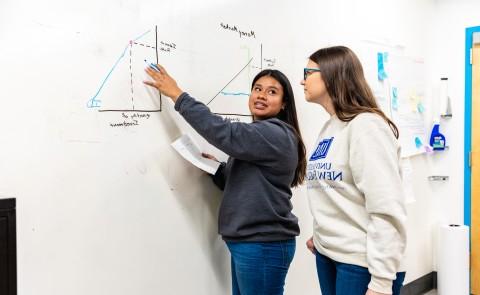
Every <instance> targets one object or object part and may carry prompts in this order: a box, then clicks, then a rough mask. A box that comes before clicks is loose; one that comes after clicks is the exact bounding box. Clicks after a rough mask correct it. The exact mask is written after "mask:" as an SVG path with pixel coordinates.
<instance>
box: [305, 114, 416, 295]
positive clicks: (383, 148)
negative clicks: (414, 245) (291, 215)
mask: <svg viewBox="0 0 480 295" xmlns="http://www.w3.org/2000/svg"><path fill="white" fill-rule="evenodd" d="M307 187H308V196H309V201H310V210H311V212H312V215H313V219H314V222H313V241H314V244H315V248H316V249H317V251H318V252H320V253H321V254H323V255H325V256H327V257H329V258H330V259H333V260H335V261H337V262H342V263H348V264H354V265H359V266H363V267H366V268H368V270H369V272H370V274H371V275H372V279H371V281H370V284H369V285H368V288H369V289H371V290H373V291H376V292H380V293H385V294H391V293H392V282H393V280H395V278H396V273H397V272H398V271H400V267H401V266H400V265H401V261H402V259H403V255H404V252H405V246H406V225H405V223H406V210H405V201H404V194H403V188H402V180H401V170H400V146H399V144H398V141H397V139H396V138H395V136H394V135H393V132H392V130H391V129H390V127H389V125H388V124H387V122H386V121H385V120H384V119H383V118H382V117H381V116H379V115H377V114H372V113H363V114H360V115H357V117H355V119H353V120H352V121H350V122H342V121H340V120H339V119H338V118H337V116H332V117H331V118H330V120H328V121H327V123H326V124H325V125H324V127H323V128H322V130H321V132H320V136H319V139H318V141H317V143H316V145H315V150H314V151H313V153H312V154H311V157H310V159H309V162H308V167H307Z"/></svg>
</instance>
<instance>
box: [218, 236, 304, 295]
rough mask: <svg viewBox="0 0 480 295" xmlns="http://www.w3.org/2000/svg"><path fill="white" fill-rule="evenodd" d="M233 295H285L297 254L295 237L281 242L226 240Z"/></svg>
mask: <svg viewBox="0 0 480 295" xmlns="http://www.w3.org/2000/svg"><path fill="white" fill-rule="evenodd" d="M227 246H228V249H229V250H230V254H231V257H232V258H231V264H232V294H233V295H282V294H283V287H284V285H285V278H286V276H287V272H288V268H289V267H290V263H291V262H292V260H293V256H294V255H295V239H292V240H287V241H280V242H261V243H258V242H227Z"/></svg>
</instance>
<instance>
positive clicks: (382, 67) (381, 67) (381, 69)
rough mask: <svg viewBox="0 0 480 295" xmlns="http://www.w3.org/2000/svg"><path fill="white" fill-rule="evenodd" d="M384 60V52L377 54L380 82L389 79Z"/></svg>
mask: <svg viewBox="0 0 480 295" xmlns="http://www.w3.org/2000/svg"><path fill="white" fill-rule="evenodd" d="M387 57H388V55H387ZM384 58H385V54H384V53H382V52H378V53H377V72H378V80H380V81H383V80H385V79H386V78H387V77H388V76H387V72H385V65H384V62H385V60H384Z"/></svg>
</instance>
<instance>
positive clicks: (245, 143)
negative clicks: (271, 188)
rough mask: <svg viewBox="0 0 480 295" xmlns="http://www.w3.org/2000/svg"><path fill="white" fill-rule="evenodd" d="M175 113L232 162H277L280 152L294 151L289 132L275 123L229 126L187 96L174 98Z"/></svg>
mask: <svg viewBox="0 0 480 295" xmlns="http://www.w3.org/2000/svg"><path fill="white" fill-rule="evenodd" d="M175 110H177V111H178V112H179V113H180V115H182V117H183V118H184V119H185V120H186V121H187V122H188V123H189V124H190V125H191V126H192V127H193V129H195V131H197V132H198V133H199V134H200V135H201V136H202V137H203V138H205V139H206V140H207V141H208V142H209V143H210V144H212V145H214V146H215V147H217V148H218V149H219V150H221V151H223V152H224V153H226V154H227V155H229V156H231V157H234V158H236V159H240V160H244V161H251V162H262V161H265V162H271V161H278V157H281V156H282V155H283V153H285V152H290V151H291V149H292V147H295V148H296V145H295V146H294V145H293V140H296V139H294V138H292V137H293V136H292V135H293V132H292V131H291V130H289V128H288V127H287V126H285V124H282V123H281V122H280V121H279V120H263V121H256V122H253V123H250V124H247V123H232V122H230V121H228V120H225V119H223V118H222V117H221V116H218V115H215V114H213V113H212V112H210V110H209V108H208V107H207V106H206V105H205V104H203V103H201V102H199V101H196V100H195V99H193V98H192V97H191V96H190V95H188V94H187V93H183V94H182V95H180V97H179V98H178V99H177V101H176V103H175Z"/></svg>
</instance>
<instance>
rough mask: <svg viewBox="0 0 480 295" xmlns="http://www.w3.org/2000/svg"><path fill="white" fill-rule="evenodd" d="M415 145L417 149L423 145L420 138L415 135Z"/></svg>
mask: <svg viewBox="0 0 480 295" xmlns="http://www.w3.org/2000/svg"><path fill="white" fill-rule="evenodd" d="M415 146H416V147H417V149H419V148H421V147H422V146H423V143H422V140H421V139H420V138H418V137H415Z"/></svg>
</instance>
